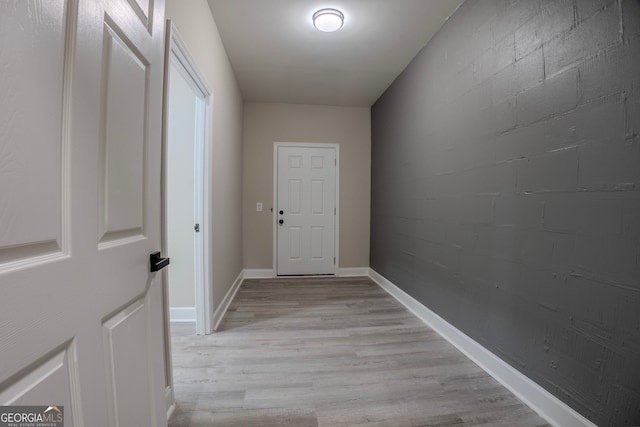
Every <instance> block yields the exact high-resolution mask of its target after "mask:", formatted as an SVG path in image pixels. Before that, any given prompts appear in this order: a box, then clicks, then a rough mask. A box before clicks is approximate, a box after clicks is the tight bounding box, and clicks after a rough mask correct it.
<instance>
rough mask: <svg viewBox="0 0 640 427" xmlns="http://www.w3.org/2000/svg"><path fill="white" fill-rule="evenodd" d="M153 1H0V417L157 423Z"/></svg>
mask: <svg viewBox="0 0 640 427" xmlns="http://www.w3.org/2000/svg"><path fill="white" fill-rule="evenodd" d="M163 21H164V2H163V0H75V1H74V0H47V1H36V0H28V1H26V0H6V1H2V2H0V64H1V67H2V69H3V71H2V79H0V292H1V294H2V298H0V360H2V363H0V405H62V406H64V425H65V427H71V426H123V427H124V426H136V427H142V426H162V425H166V423H167V421H166V407H165V398H164V388H165V370H164V358H163V356H164V343H163V339H164V334H163V292H162V286H161V285H162V284H161V277H160V274H159V273H152V272H150V261H149V255H150V253H152V252H155V251H158V250H159V249H160V212H161V210H160V189H161V186H160V148H161V118H162V116H161V105H162V70H163V50H162V47H163V33H164V22H163Z"/></svg>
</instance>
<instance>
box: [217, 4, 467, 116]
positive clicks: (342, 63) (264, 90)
mask: <svg viewBox="0 0 640 427" xmlns="http://www.w3.org/2000/svg"><path fill="white" fill-rule="evenodd" d="M208 2H209V6H210V8H211V11H212V12H213V16H214V19H215V21H216V24H217V26H218V30H219V32H220V36H221V38H222V42H223V43H224V46H225V48H226V50H227V55H228V56H229V60H230V61H231V66H232V67H233V69H234V72H235V75H236V78H237V80H238V84H239V86H240V90H241V92H242V95H243V97H244V99H245V100H247V101H259V102H284V103H294V104H319V105H344V106H365V107H368V106H371V105H372V104H373V103H374V102H375V101H376V100H377V99H378V97H380V95H382V93H383V92H384V91H385V89H386V88H387V87H389V85H390V84H391V83H392V82H393V80H394V79H395V78H396V77H397V76H398V74H400V72H401V71H402V70H404V68H405V67H406V66H407V65H408V64H409V62H410V61H411V59H413V57H414V56H415V55H416V54H417V53H418V52H419V51H420V49H421V48H422V47H423V46H424V45H425V44H427V42H428V41H429V40H430V39H431V37H432V36H433V35H434V34H435V33H436V32H437V31H438V29H439V28H440V27H441V26H442V24H443V23H444V22H445V21H446V20H447V18H448V17H449V16H451V14H452V13H453V12H454V11H455V10H456V9H457V8H458V6H459V5H460V4H461V3H462V0H208ZM325 7H332V8H336V9H339V10H340V11H342V13H343V14H344V16H345V20H344V26H343V27H342V28H341V29H340V30H339V31H337V32H335V33H322V32H320V31H318V30H316V29H315V28H314V27H313V23H312V22H311V16H312V15H313V13H314V12H315V11H317V10H318V9H322V8H325Z"/></svg>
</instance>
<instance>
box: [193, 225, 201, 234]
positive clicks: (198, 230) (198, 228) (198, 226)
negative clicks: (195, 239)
mask: <svg viewBox="0 0 640 427" xmlns="http://www.w3.org/2000/svg"><path fill="white" fill-rule="evenodd" d="M193 229H194V230H196V233H199V232H200V224H196V226H195V227H193Z"/></svg>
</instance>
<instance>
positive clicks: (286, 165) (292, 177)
mask: <svg viewBox="0 0 640 427" xmlns="http://www.w3.org/2000/svg"><path fill="white" fill-rule="evenodd" d="M276 150H277V192H276V204H275V206H276V210H275V212H274V218H275V220H276V224H277V225H276V227H277V228H276V229H277V233H276V235H277V274H278V275H302V274H333V273H335V228H336V169H337V160H336V159H337V156H336V148H335V147H326V148H325V147H318V146H303V145H297V146H277V148H276Z"/></svg>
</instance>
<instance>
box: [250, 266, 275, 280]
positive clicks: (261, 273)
mask: <svg viewBox="0 0 640 427" xmlns="http://www.w3.org/2000/svg"><path fill="white" fill-rule="evenodd" d="M243 274H244V278H245V279H271V278H273V277H275V274H274V273H273V269H270V268H264V269H261V268H245V269H244V271H243Z"/></svg>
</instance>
